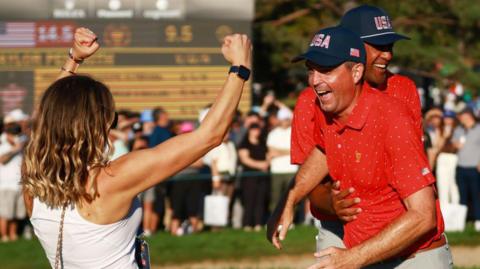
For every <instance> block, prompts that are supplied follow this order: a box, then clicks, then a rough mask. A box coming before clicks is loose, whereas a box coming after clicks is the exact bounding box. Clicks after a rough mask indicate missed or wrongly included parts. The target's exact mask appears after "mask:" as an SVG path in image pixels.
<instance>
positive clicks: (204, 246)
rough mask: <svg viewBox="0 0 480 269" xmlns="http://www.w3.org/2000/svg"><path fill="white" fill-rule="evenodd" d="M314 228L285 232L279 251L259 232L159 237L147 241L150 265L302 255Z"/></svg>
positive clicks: (309, 248)
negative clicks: (148, 243)
mask: <svg viewBox="0 0 480 269" xmlns="http://www.w3.org/2000/svg"><path fill="white" fill-rule="evenodd" d="M315 234H316V229H315V228H313V227H298V228H296V229H294V230H291V231H289V233H288V236H287V238H286V240H285V242H284V244H283V245H284V248H283V249H282V250H281V251H278V250H277V249H275V248H274V247H273V246H272V245H271V244H270V243H269V242H268V241H267V240H266V237H265V231H262V232H244V231H241V230H231V229H227V230H223V231H219V232H210V233H201V234H197V235H193V236H184V237H180V238H178V237H172V236H170V235H167V234H164V233H162V234H159V235H157V236H155V238H154V239H153V240H149V242H150V250H151V251H150V253H152V255H151V257H152V263H154V264H166V263H167V264H172V263H182V262H195V261H200V260H240V259H245V258H248V259H252V260H255V259H260V258H261V257H264V256H272V255H278V254H280V253H281V254H290V255H295V254H303V253H313V252H314V251H315V239H314V237H315Z"/></svg>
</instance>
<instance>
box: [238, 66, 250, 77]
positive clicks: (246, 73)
mask: <svg viewBox="0 0 480 269" xmlns="http://www.w3.org/2000/svg"><path fill="white" fill-rule="evenodd" d="M238 75H239V76H240V77H241V78H242V79H244V80H245V81H247V80H248V78H249V77H250V70H249V69H248V68H246V67H245V66H243V65H241V66H240V68H239V69H238Z"/></svg>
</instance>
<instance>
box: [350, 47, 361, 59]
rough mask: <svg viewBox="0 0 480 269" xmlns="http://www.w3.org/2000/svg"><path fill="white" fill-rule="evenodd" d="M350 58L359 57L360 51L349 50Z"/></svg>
mask: <svg viewBox="0 0 480 269" xmlns="http://www.w3.org/2000/svg"><path fill="white" fill-rule="evenodd" d="M350 56H353V57H360V51H359V50H358V49H354V48H350Z"/></svg>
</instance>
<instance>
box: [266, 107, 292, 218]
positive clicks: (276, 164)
mask: <svg viewBox="0 0 480 269" xmlns="http://www.w3.org/2000/svg"><path fill="white" fill-rule="evenodd" d="M292 116H293V113H292V111H291V110H290V109H288V108H286V107H284V108H280V109H279V110H278V112H277V119H278V121H279V125H278V126H277V127H275V128H274V129H273V130H271V131H270V133H269V134H268V136H267V147H268V158H269V159H270V173H271V191H270V193H271V194H270V210H271V211H273V210H274V208H275V205H276V204H277V203H278V201H279V200H280V197H281V194H282V193H284V192H285V191H286V190H287V187H288V182H289V181H290V179H292V178H293V176H294V175H295V173H296V172H297V170H298V166H296V165H292V164H290V135H291V123H292Z"/></svg>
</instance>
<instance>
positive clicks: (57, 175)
mask: <svg viewBox="0 0 480 269" xmlns="http://www.w3.org/2000/svg"><path fill="white" fill-rule="evenodd" d="M114 109H115V108H114V103H113V98H112V94H111V93H110V90H109V89H108V88H107V87H106V86H105V85H104V84H103V83H101V82H99V81H96V80H94V79H92V78H90V77H87V76H70V77H66V78H62V79H59V80H57V81H55V82H54V83H53V84H52V85H51V86H50V87H49V88H48V89H47V90H46V92H45V93H44V95H43V97H42V99H41V102H40V105H39V107H38V114H37V116H36V118H35V119H34V122H33V128H32V134H31V138H30V141H29V142H28V145H27V146H26V149H25V155H24V158H23V165H22V185H23V189H24V191H25V192H26V193H27V194H29V195H31V196H32V197H38V198H39V199H40V201H42V202H44V203H46V204H47V205H48V206H51V207H55V208H56V207H60V206H62V205H64V204H72V203H77V202H79V201H83V200H85V201H92V200H93V199H95V197H96V196H97V195H98V193H97V184H96V181H95V180H96V176H97V175H98V173H99V172H100V168H102V167H105V166H106V165H107V162H108V157H109V153H110V149H111V148H112V147H111V144H110V142H109V140H108V132H109V129H110V125H111V123H112V122H113V120H114ZM107 148H108V149H109V150H108V151H107V152H105V150H106V149H107ZM89 176H90V177H92V179H93V180H94V181H93V184H92V187H91V188H89V189H88V190H87V189H86V182H87V180H88V178H89Z"/></svg>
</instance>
